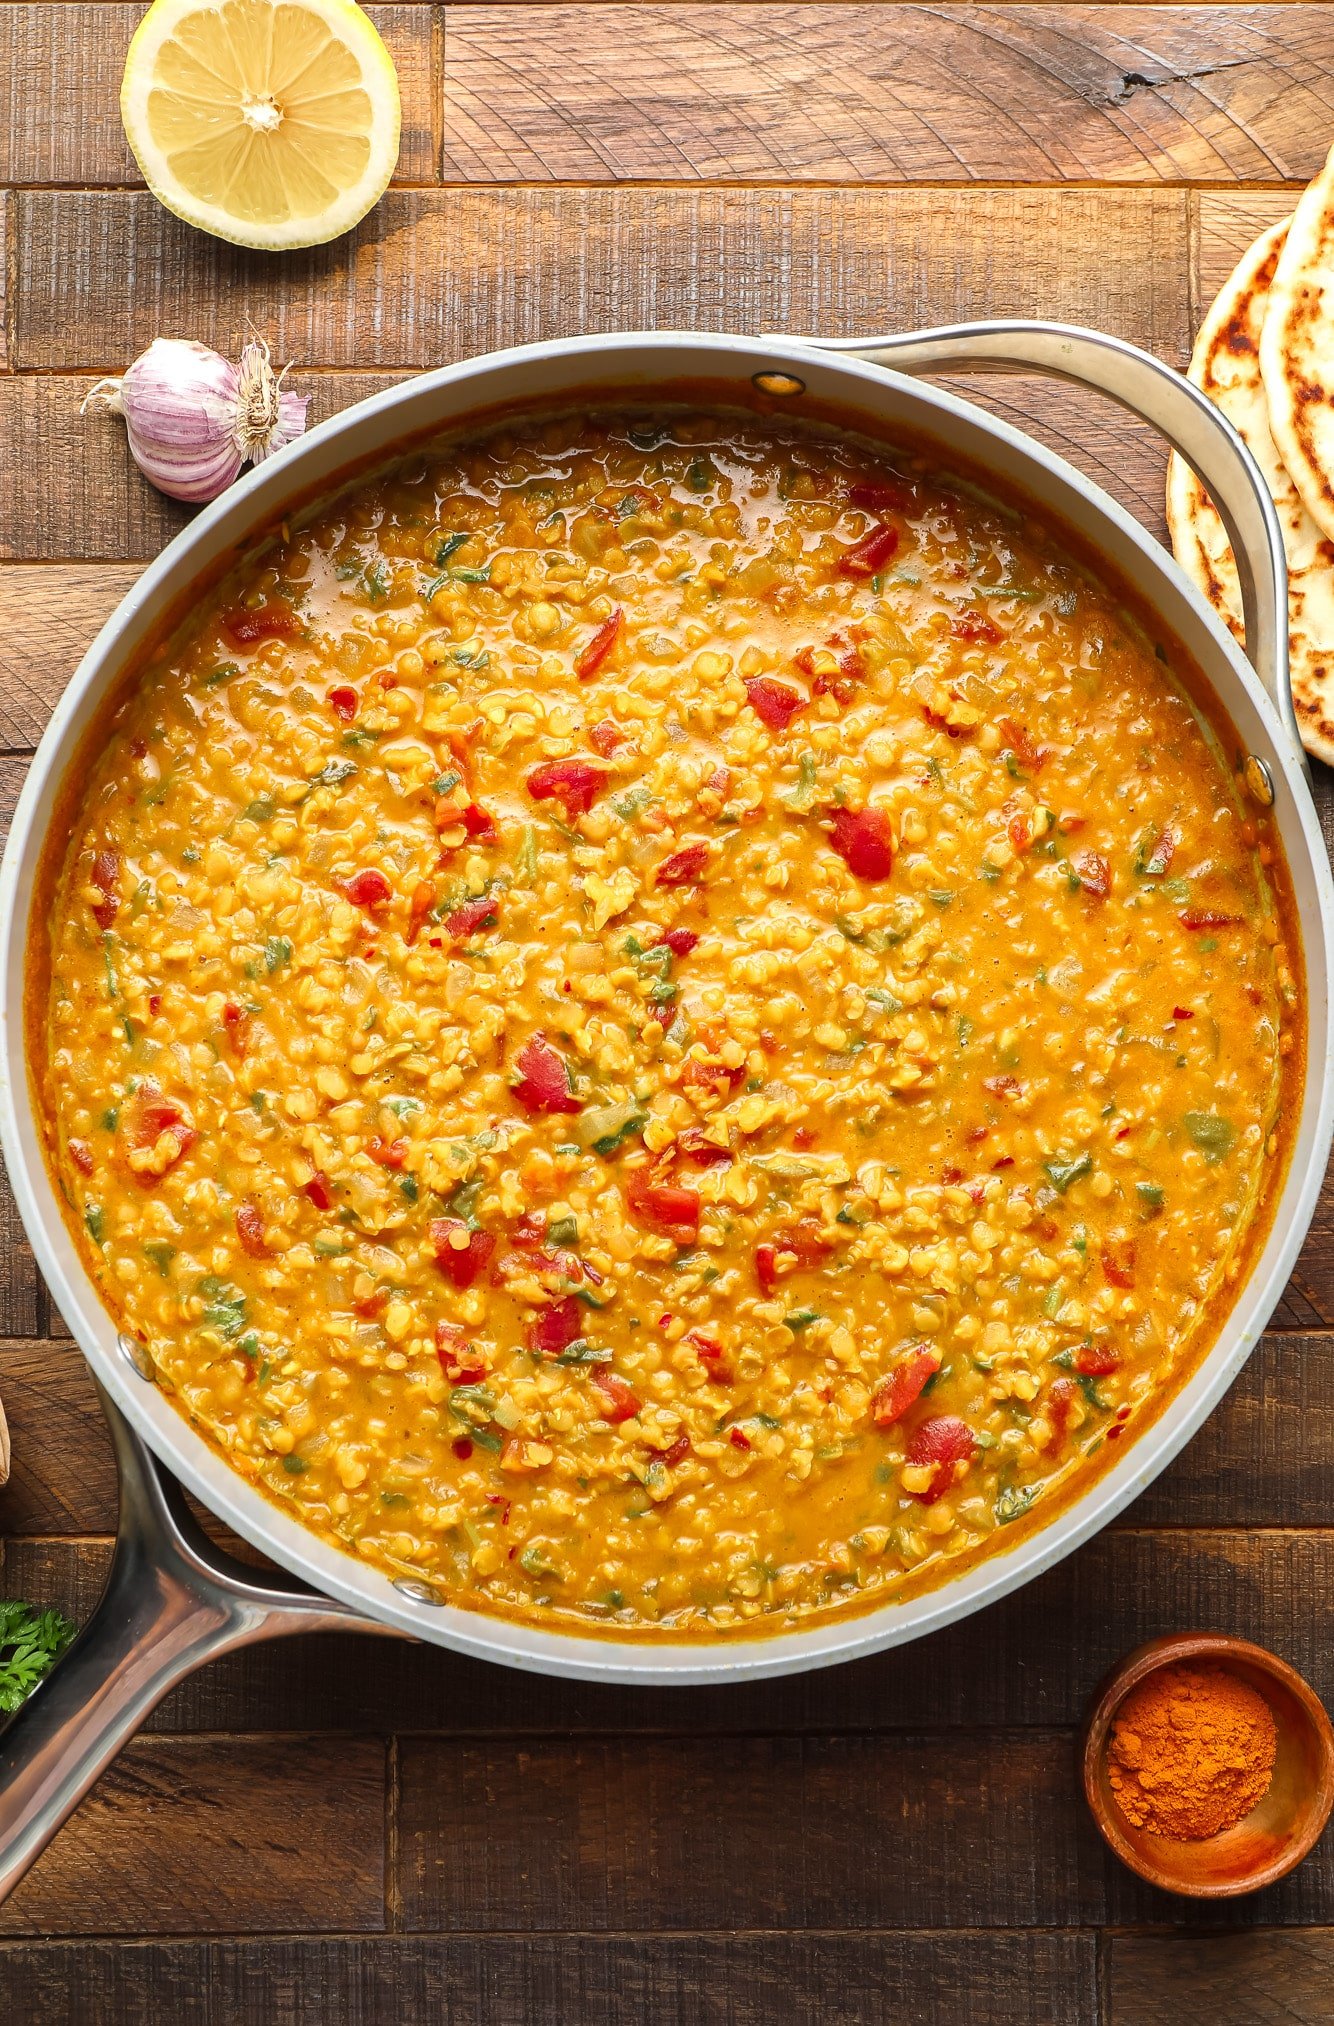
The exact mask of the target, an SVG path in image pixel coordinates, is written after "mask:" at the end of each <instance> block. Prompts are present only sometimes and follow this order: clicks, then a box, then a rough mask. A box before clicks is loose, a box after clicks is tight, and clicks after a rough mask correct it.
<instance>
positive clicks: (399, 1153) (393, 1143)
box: [366, 1133, 408, 1168]
mask: <svg viewBox="0 0 1334 2026" xmlns="http://www.w3.org/2000/svg"><path fill="white" fill-rule="evenodd" d="M366 1152H367V1153H368V1154H369V1155H370V1157H371V1159H372V1160H373V1161H375V1162H376V1163H378V1165H379V1166H380V1167H382V1168H401V1167H402V1165H403V1163H404V1161H406V1159H407V1158H408V1143H407V1141H406V1140H382V1139H381V1138H380V1135H379V1134H378V1133H375V1134H374V1135H373V1136H372V1137H371V1139H369V1140H368V1141H367V1143H366Z"/></svg>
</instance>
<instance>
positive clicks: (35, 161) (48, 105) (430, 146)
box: [0, 0, 441, 185]
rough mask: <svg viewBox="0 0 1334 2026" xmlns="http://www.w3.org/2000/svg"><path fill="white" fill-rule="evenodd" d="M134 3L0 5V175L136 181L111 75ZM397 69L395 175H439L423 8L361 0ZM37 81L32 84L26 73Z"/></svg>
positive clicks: (23, 0)
mask: <svg viewBox="0 0 1334 2026" xmlns="http://www.w3.org/2000/svg"><path fill="white" fill-rule="evenodd" d="M143 12H144V10H143V8H142V7H140V6H136V5H128V4H122V0H97V4H92V5H89V4H83V5H80V4H78V0H75V4H69V0H56V4H50V0H46V4H40V0H39V4H32V0H14V4H12V5H8V6H0V183H11V184H18V183H73V184H84V185H87V184H104V183H112V184H117V183H135V184H140V185H142V178H141V177H140V174H139V171H138V168H137V166H136V164H135V160H134V157H133V155H131V153H130V150H129V148H128V146H127V144H126V141H125V135H124V132H123V130H122V128H121V123H120V80H121V72H122V71H123V70H124V68H125V52H126V50H127V49H128V48H129V44H130V37H131V35H132V34H133V33H134V30H135V28H136V27H137V26H138V24H139V22H140V20H141V19H142V17H143ZM367 12H368V13H369V15H370V17H371V19H372V20H373V21H374V23H375V25H376V27H377V28H378V29H379V31H380V33H381V35H382V36H383V37H384V40H385V45H386V47H387V48H388V50H389V53H390V55H391V56H392V57H393V59H394V67H395V69H396V70H397V72H398V88H399V98H400V101H401V103H402V108H403V125H402V140H401V143H400V147H399V156H398V168H397V170H396V172H395V178H394V180H395V181H396V182H398V183H438V182H439V180H440V172H439V107H440V96H441V94H440V77H439V70H440V63H439V57H440V42H441V38H440V37H439V36H438V35H437V33H436V22H435V20H434V19H433V14H432V10H431V9H430V8H429V7H414V6H392V7H374V6H372V7H369V8H368V9H367ZM37 79H40V80H41V86H40V89H37V88H35V84H34V81H35V80H37Z"/></svg>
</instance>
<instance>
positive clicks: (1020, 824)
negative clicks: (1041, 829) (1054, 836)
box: [1006, 816, 1033, 858]
mask: <svg viewBox="0 0 1334 2026" xmlns="http://www.w3.org/2000/svg"><path fill="white" fill-rule="evenodd" d="M1006 831H1007V834H1008V836H1009V839H1010V842H1011V844H1012V845H1013V846H1014V848H1015V850H1016V851H1017V852H1018V853H1019V856H1020V857H1021V858H1022V857H1023V855H1024V853H1025V852H1026V851H1027V849H1028V847H1029V845H1030V844H1031V843H1032V842H1033V827H1032V825H1031V824H1030V822H1029V820H1028V818H1027V816H1012V817H1011V818H1010V820H1009V823H1008V824H1007V825H1006Z"/></svg>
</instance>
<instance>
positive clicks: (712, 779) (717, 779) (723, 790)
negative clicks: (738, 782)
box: [704, 767, 732, 802]
mask: <svg viewBox="0 0 1334 2026" xmlns="http://www.w3.org/2000/svg"><path fill="white" fill-rule="evenodd" d="M704 786H705V787H706V788H707V789H708V791H709V793H710V794H711V795H716V796H717V797H718V800H719V801H720V802H725V801H726V800H727V798H728V796H729V795H730V794H731V792H732V769H731V768H730V767H715V768H714V770H713V772H712V773H711V774H710V775H709V778H708V780H707V781H706V782H705V783H704Z"/></svg>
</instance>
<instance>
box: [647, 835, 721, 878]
mask: <svg viewBox="0 0 1334 2026" xmlns="http://www.w3.org/2000/svg"><path fill="white" fill-rule="evenodd" d="M708 862H709V847H708V845H707V844H683V845H682V847H681V849H680V850H679V851H674V852H673V853H672V855H671V857H670V858H664V859H663V861H662V864H661V865H660V866H659V867H658V871H657V876H656V879H655V881H654V884H655V885H657V886H694V885H696V884H697V883H698V881H699V878H700V876H701V874H702V873H703V871H704V868H705V866H706V865H707V864H708Z"/></svg>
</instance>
